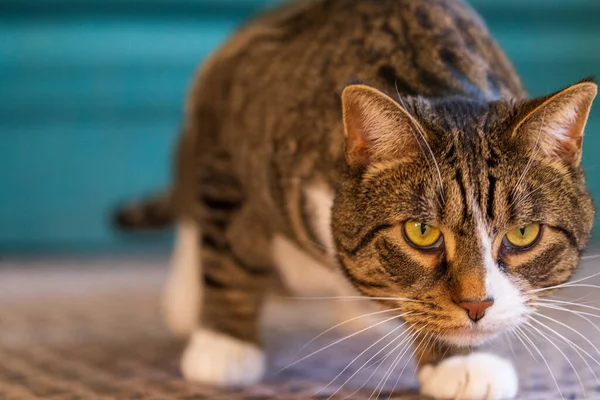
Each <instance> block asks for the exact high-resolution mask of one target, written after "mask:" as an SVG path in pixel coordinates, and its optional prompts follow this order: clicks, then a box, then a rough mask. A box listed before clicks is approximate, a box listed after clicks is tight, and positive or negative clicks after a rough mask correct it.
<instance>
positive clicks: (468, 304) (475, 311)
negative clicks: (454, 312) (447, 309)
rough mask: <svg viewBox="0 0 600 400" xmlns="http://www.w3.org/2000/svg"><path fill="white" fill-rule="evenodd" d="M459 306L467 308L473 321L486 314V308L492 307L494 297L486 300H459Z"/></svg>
mask: <svg viewBox="0 0 600 400" xmlns="http://www.w3.org/2000/svg"><path fill="white" fill-rule="evenodd" d="M456 303H457V304H458V305H459V307H461V308H464V309H465V310H467V314H468V315H469V318H470V319H471V321H473V322H477V321H479V320H480V319H481V318H483V316H484V315H485V310H487V309H488V308H490V307H491V306H492V305H493V304H494V299H487V300H484V301H469V300H465V301H457V302H456Z"/></svg>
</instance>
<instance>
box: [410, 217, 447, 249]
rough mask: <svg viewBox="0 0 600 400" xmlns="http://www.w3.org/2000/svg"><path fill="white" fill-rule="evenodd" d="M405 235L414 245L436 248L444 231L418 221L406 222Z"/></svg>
mask: <svg viewBox="0 0 600 400" xmlns="http://www.w3.org/2000/svg"><path fill="white" fill-rule="evenodd" d="M404 236H405V237H406V240H407V241H409V242H410V243H411V244H412V245H414V246H416V247H421V248H434V247H437V246H438V245H439V244H441V240H440V239H441V237H442V233H441V232H440V230H439V229H438V228H435V227H433V226H429V225H427V224H424V223H422V222H418V221H408V222H405V223H404Z"/></svg>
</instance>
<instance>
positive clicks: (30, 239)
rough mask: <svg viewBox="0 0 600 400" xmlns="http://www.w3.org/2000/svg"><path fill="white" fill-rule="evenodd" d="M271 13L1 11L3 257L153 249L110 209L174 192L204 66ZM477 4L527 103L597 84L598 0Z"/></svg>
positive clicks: (595, 164)
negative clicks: (238, 30) (249, 24)
mask: <svg viewBox="0 0 600 400" xmlns="http://www.w3.org/2000/svg"><path fill="white" fill-rule="evenodd" d="M275 2H276V1H275V0H270V1H265V0H189V1H183V0H145V1H133V0H129V1H126V0H78V1H75V0H62V1H61V0H10V1H8V0H0V251H1V252H4V253H6V252H17V253H20V252H24V253H38V252H47V251H51V252H71V251H77V252H80V251H93V252H104V251H110V252H116V251H129V250H132V249H145V248H149V246H148V243H149V242H148V239H147V238H137V239H135V238H131V237H126V236H124V235H122V234H119V233H117V232H115V231H113V230H112V229H111V227H110V214H111V212H112V210H113V207H114V206H115V204H118V203H119V202H121V201H122V200H123V199H126V198H128V197H130V196H132V195H138V194H140V193H147V192H151V191H153V190H154V189H156V188H160V187H162V186H163V185H165V184H166V183H167V182H168V177H169V170H170V157H171V151H172V148H173V144H174V138H175V135H176V132H177V128H178V126H179V123H180V121H181V114H182V111H181V110H182V103H183V100H184V97H185V93H186V89H187V86H188V83H189V82H190V79H191V77H192V75H193V72H194V70H195V68H196V66H197V65H198V63H199V62H200V61H201V60H202V59H203V58H204V57H206V55H207V54H208V53H209V52H210V51H211V50H213V49H214V48H215V47H216V46H218V45H219V43H221V42H222V41H223V40H224V39H225V38H226V37H227V35H228V34H229V33H230V32H231V31H232V30H233V29H234V28H235V27H236V26H237V25H238V24H239V23H240V22H241V21H243V20H244V19H245V18H247V17H248V16H249V15H251V14H253V13H255V12H256V11H258V10H260V9H261V8H264V7H265V6H267V5H268V4H269V3H275ZM471 4H473V5H474V6H475V7H476V8H477V9H478V10H479V12H480V13H481V14H482V15H483V17H484V19H485V20H486V21H487V22H488V25H489V27H490V29H491V31H492V32H493V33H494V35H495V36H496V38H497V39H498V41H499V42H500V43H501V45H502V46H503V47H504V49H505V50H506V52H507V53H508V55H509V57H510V58H511V59H512V61H513V62H514V64H515V66H516V68H517V70H518V71H519V73H520V74H521V76H522V78H523V81H524V83H525V85H526V87H527V89H528V90H529V92H530V93H531V94H532V95H540V94H544V93H547V92H549V91H553V90H556V89H559V88H561V87H562V86H565V85H568V84H570V83H573V82H575V81H578V80H580V79H582V78H584V77H586V76H589V75H594V74H598V73H600V0H473V1H471ZM599 135H600V105H596V107H595V108H594V109H593V111H592V114H591V117H590V121H589V125H588V129H587V137H586V141H585V151H584V165H585V166H586V168H587V169H588V171H589V172H588V179H589V182H590V187H591V189H592V192H593V193H594V194H595V196H596V198H599V195H600V168H599V166H600V159H599V158H600V157H599V155H600V136H599ZM164 239H165V238H163V237H159V238H155V239H150V241H151V243H152V244H153V246H152V247H155V246H157V247H158V248H163V247H164V246H165V244H166V243H168V240H164Z"/></svg>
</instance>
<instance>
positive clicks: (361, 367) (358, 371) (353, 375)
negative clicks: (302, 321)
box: [329, 324, 408, 398]
mask: <svg viewBox="0 0 600 400" xmlns="http://www.w3.org/2000/svg"><path fill="white" fill-rule="evenodd" d="M403 325H404V324H403ZM407 332H408V331H406V332H404V334H406V333H407ZM390 333H392V332H390ZM386 336H388V335H386ZM402 336H404V335H402V334H400V335H398V336H396V337H395V338H394V339H393V340H391V341H390V342H389V343H387V344H386V345H385V346H384V347H383V348H381V349H380V350H379V351H378V352H377V353H375V354H373V355H372V356H371V357H370V358H369V359H368V360H367V361H365V362H364V363H363V364H362V365H361V366H360V367H359V368H358V370H356V371H355V372H354V373H353V374H352V375H350V377H348V378H347V379H346V380H345V381H344V383H342V385H341V386H340V387H339V388H338V389H337V390H336V391H335V392H334V393H333V394H332V395H331V396H330V397H329V398H332V397H333V396H335V395H336V394H337V393H338V392H339V391H340V390H341V389H342V388H343V387H344V386H345V385H346V384H347V383H348V382H350V380H352V378H354V377H355V376H356V375H358V373H360V371H362V370H363V369H364V368H365V366H366V365H367V364H368V363H369V362H371V360H373V359H374V358H375V357H377V356H378V355H379V354H381V352H382V351H384V350H385V349H386V348H388V347H389V346H391V345H392V344H393V343H394V342H395V341H396V340H398V339H400V338H401V337H402ZM383 338H385V336H384V337H383ZM383 338H382V339H383ZM407 339H408V338H404V339H402V340H401V341H400V343H398V345H397V346H396V347H395V348H394V349H392V351H391V352H388V353H387V355H386V356H385V357H384V358H383V359H382V360H381V364H380V365H379V366H378V367H377V369H376V370H375V371H373V373H372V374H371V376H369V378H368V379H367V381H366V382H365V383H364V384H363V385H362V386H361V387H360V388H359V389H358V390H356V391H355V392H354V393H356V392H358V391H359V390H360V389H362V388H363V387H364V386H365V384H366V383H367V382H368V381H369V380H370V379H371V378H372V377H373V375H374V374H375V372H377V370H379V367H381V365H382V364H383V362H384V361H385V360H387V358H388V357H389V356H390V354H392V352H393V351H394V350H396V348H398V347H399V346H401V345H402V344H403V343H404V342H406V340H407ZM380 340H381V339H380ZM380 340H379V341H380ZM371 347H372V346H371ZM362 354H364V352H363V353H361V354H359V355H358V356H357V357H356V358H355V359H354V360H352V362H354V361H355V360H356V359H357V358H358V357H360V356H361V355H362ZM342 372H344V371H342ZM340 375H341V373H340V374H338V376H337V377H339V376H340ZM337 377H336V378H334V379H337ZM354 393H352V395H353V394H354Z"/></svg>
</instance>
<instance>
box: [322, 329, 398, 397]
mask: <svg viewBox="0 0 600 400" xmlns="http://www.w3.org/2000/svg"><path fill="white" fill-rule="evenodd" d="M404 325H406V322H404V323H402V324H401V325H398V326H397V327H396V328H394V329H392V330H391V331H390V332H388V333H387V334H385V335H384V336H382V337H381V338H379V339H378V340H377V341H375V342H374V343H373V344H371V345H370V346H369V347H367V348H366V349H364V350H363V351H362V352H361V353H360V354H359V355H357V356H356V357H354V358H353V359H352V361H350V362H349V363H348V365H346V366H345V367H344V369H342V370H341V371H340V372H339V373H338V374H337V375H336V376H335V377H334V378H333V379H332V380H331V381H329V383H328V384H327V385H325V386H323V387H322V388H321V389H319V390H318V391H317V392H315V393H314V394H313V396H316V395H318V394H319V393H321V392H322V391H323V390H325V389H327V388H328V387H329V386H330V385H331V384H332V383H333V382H335V381H336V380H337V379H338V378H339V377H340V376H342V374H343V373H344V372H346V370H348V368H350V366H351V365H352V364H354V363H355V362H356V360H358V359H359V358H360V357H361V356H362V355H363V354H365V353H366V352H367V351H369V350H371V349H372V348H373V347H374V346H376V345H377V344H378V343H379V342H381V341H382V340H384V339H385V338H386V337H388V336H390V335H391V334H393V333H394V332H396V331H397V330H398V329H400V328H402V327H403V326H404ZM400 336H401V335H398V336H397V337H396V338H398V337H400ZM394 340H396V339H394ZM390 343H392V342H390ZM390 343H388V345H389V344H390ZM383 349H385V347H383ZM383 349H381V350H379V351H378V352H377V353H375V355H374V356H373V358H374V357H376V356H377V354H379V353H381V351H382V350H383ZM367 362H368V361H367ZM364 365H365V364H363V366H364ZM360 370H361V368H359V369H358V371H357V373H358V372H359V371H360ZM346 383H347V381H346V382H344V383H343V384H342V386H340V387H339V388H338V389H337V390H336V391H335V392H334V393H333V394H332V395H331V396H329V398H330V399H331V397H333V396H335V395H336V394H337V392H338V391H340V390H341V389H342V388H343V387H344V385H345V384H346Z"/></svg>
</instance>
